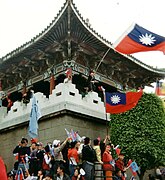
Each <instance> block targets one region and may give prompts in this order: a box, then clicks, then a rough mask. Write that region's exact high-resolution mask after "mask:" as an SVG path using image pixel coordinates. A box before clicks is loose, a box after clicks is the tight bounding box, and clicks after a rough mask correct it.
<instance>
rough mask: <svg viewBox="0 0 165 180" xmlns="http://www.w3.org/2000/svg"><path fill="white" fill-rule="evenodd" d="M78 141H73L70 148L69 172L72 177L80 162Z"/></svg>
mask: <svg viewBox="0 0 165 180" xmlns="http://www.w3.org/2000/svg"><path fill="white" fill-rule="evenodd" d="M76 144H77V142H76V141H75V142H71V144H70V146H71V147H70V148H69V150H68V160H69V172H70V177H72V176H73V175H74V169H75V167H76V166H77V165H78V163H79V154H78V151H77V148H76Z"/></svg>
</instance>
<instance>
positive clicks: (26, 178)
mask: <svg viewBox="0 0 165 180" xmlns="http://www.w3.org/2000/svg"><path fill="white" fill-rule="evenodd" d="M18 180H19V178H18ZM24 180H37V176H34V175H31V174H30V172H29V170H28V169H26V171H25V176H24Z"/></svg>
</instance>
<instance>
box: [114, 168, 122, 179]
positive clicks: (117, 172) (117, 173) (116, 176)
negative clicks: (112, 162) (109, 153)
mask: <svg viewBox="0 0 165 180" xmlns="http://www.w3.org/2000/svg"><path fill="white" fill-rule="evenodd" d="M113 180H123V179H122V173H121V170H120V169H118V168H116V169H115V172H114V176H113Z"/></svg>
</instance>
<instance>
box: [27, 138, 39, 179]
mask: <svg viewBox="0 0 165 180" xmlns="http://www.w3.org/2000/svg"><path fill="white" fill-rule="evenodd" d="M37 148H38V146H37V143H36V142H32V144H31V147H30V150H31V152H30V160H29V171H30V174H33V175H34V176H37V173H38V164H37Z"/></svg>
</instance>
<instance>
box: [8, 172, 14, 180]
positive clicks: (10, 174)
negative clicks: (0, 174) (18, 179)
mask: <svg viewBox="0 0 165 180" xmlns="http://www.w3.org/2000/svg"><path fill="white" fill-rule="evenodd" d="M14 177H15V174H14V172H13V171H10V172H8V173H7V180H14V179H15V178H14Z"/></svg>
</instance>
